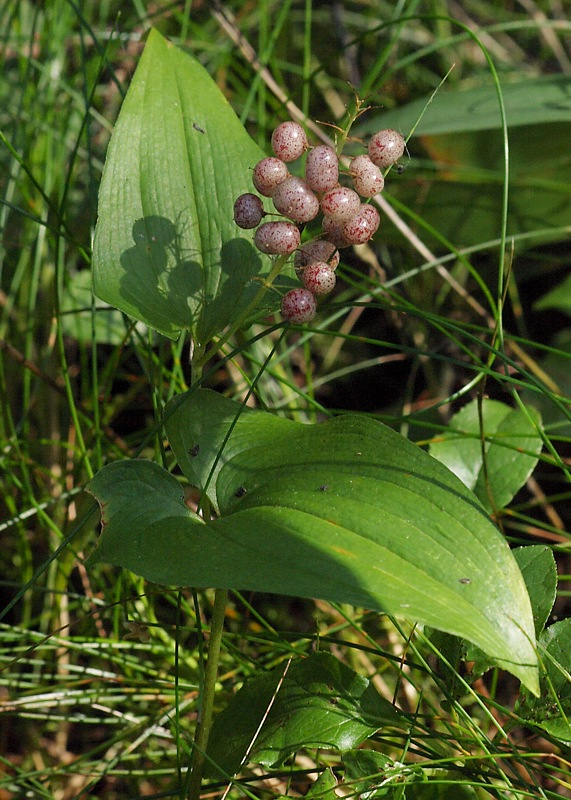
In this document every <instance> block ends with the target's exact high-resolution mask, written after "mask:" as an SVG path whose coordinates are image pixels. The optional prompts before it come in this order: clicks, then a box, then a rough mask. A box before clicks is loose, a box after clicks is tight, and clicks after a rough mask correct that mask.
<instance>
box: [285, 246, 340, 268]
mask: <svg viewBox="0 0 571 800" xmlns="http://www.w3.org/2000/svg"><path fill="white" fill-rule="evenodd" d="M318 261H324V262H325V263H326V264H329V266H330V267H331V269H333V270H334V269H337V267H338V266H339V253H338V252H337V248H336V247H335V245H334V244H333V242H330V241H328V240H327V239H314V241H312V242H305V244H302V246H301V247H300V248H299V250H296V251H295V255H294V257H293V263H294V265H295V268H296V269H297V270H303V269H305V267H307V266H309V264H316V263H317V262H318Z"/></svg>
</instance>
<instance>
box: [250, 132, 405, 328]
mask: <svg viewBox="0 0 571 800" xmlns="http://www.w3.org/2000/svg"><path fill="white" fill-rule="evenodd" d="M404 148H405V142H404V139H403V137H402V136H401V134H400V133H398V132H397V131H393V130H382V131H378V132H377V133H375V134H374V135H373V136H372V137H371V140H370V141H369V145H368V154H367V155H359V156H357V157H356V158H354V159H353V160H352V161H351V163H350V165H349V173H348V174H349V178H350V179H351V183H352V186H353V188H350V187H347V186H343V185H341V184H340V183H339V159H338V157H337V154H336V152H335V151H334V150H333V149H332V148H331V147H327V146H326V145H318V146H317V147H312V148H309V143H308V141H307V136H306V134H305V131H304V130H303V128H302V127H301V125H298V123H297V122H291V121H290V122H283V123H282V124H281V125H278V127H277V128H276V129H275V130H274V132H273V134H272V150H273V152H274V155H273V156H270V157H268V158H263V159H262V160H261V161H259V162H258V163H257V164H256V166H255V167H254V172H253V176H252V179H253V183H254V187H255V188H256V190H257V191H258V192H259V193H260V194H261V195H263V196H264V197H271V199H272V202H273V205H274V208H275V210H276V211H277V212H278V213H279V214H281V215H282V216H283V217H286V219H287V220H288V221H285V220H281V221H279V222H264V223H262V224H260V223H261V222H262V219H263V217H265V216H266V211H265V210H264V206H263V203H262V200H261V198H260V197H258V195H256V194H253V193H247V194H242V195H240V197H238V198H237V200H236V202H235V203H234V220H235V222H236V224H237V225H238V226H239V227H240V228H256V233H255V234H254V244H255V245H256V247H257V248H258V250H260V251H261V252H262V253H267V254H270V255H281V256H283V255H290V254H292V253H295V256H294V263H295V267H296V271H297V273H298V275H299V276H300V278H301V282H302V284H303V288H299V289H292V290H291V291H289V292H288V293H287V294H286V295H284V297H283V299H282V306H281V308H282V315H283V316H284V317H285V319H287V320H289V321H290V322H294V323H303V322H309V321H310V320H312V319H313V317H314V316H315V312H316V297H318V296H320V295H324V294H327V293H328V292H330V291H331V290H332V289H333V287H334V286H335V269H336V267H337V265H338V264H339V253H338V252H337V251H338V249H339V248H341V247H349V246H351V245H354V244H364V243H365V242H368V241H369V239H370V238H371V237H372V236H373V234H374V233H375V231H376V230H377V228H378V227H379V223H380V217H379V212H378V211H377V209H376V208H375V207H374V206H372V205H371V204H370V203H366V202H363V199H362V198H365V199H369V198H371V197H374V196H375V195H377V194H379V192H381V191H382V190H383V188H384V184H385V180H384V176H383V173H382V172H381V170H382V169H385V168H387V167H389V166H390V165H392V164H394V163H395V162H396V161H398V159H399V158H400V157H401V156H402V154H403V153H404ZM308 149H309V152H308V154H307V158H306V161H305V178H298V177H296V176H295V175H291V174H290V172H289V169H288V164H289V163H290V162H292V161H296V160H297V159H298V158H300V157H301V156H302V155H303V154H304V153H305V151H306V150H308ZM319 213H321V214H322V215H323V222H322V226H323V238H319V239H314V240H313V241H311V242H308V243H306V244H303V245H301V229H303V226H304V225H305V224H306V223H308V222H311V221H312V220H313V219H315V218H316V217H317V215H318V214H319Z"/></svg>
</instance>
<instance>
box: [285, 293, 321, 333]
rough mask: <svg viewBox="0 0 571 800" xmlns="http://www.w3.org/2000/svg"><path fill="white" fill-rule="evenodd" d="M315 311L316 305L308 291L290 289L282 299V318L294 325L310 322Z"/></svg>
mask: <svg viewBox="0 0 571 800" xmlns="http://www.w3.org/2000/svg"><path fill="white" fill-rule="evenodd" d="M316 311H317V303H316V302H315V297H314V295H313V294H312V293H311V292H310V291H309V289H301V288H300V289H291V290H290V291H289V292H288V293H287V294H284V296H283V297H282V316H283V318H284V319H287V321H288V322H293V324H294V325H302V324H303V323H304V322H311V320H312V319H313V318H314V317H315V312H316Z"/></svg>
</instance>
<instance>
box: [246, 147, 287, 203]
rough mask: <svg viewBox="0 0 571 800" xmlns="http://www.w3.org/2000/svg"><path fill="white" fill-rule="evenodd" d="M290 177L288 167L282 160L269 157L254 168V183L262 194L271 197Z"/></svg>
mask: <svg viewBox="0 0 571 800" xmlns="http://www.w3.org/2000/svg"><path fill="white" fill-rule="evenodd" d="M288 175H289V170H288V168H287V165H286V164H284V162H283V161H282V160H281V159H279V158H274V157H273V156H268V157H267V158H262V160H261V161H258V163H257V164H256V166H255V167H254V172H253V174H252V182H253V184H254V186H255V187H256V189H257V190H258V192H259V193H260V194H263V195H264V197H271V196H272V195H273V193H274V192H275V190H276V188H277V187H278V186H279V185H280V183H282V181H285V179H286V178H287V177H288Z"/></svg>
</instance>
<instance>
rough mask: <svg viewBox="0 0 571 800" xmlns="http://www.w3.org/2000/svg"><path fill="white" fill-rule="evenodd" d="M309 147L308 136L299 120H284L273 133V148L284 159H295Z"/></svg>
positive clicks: (288, 160)
mask: <svg viewBox="0 0 571 800" xmlns="http://www.w3.org/2000/svg"><path fill="white" fill-rule="evenodd" d="M307 147H308V143H307V136H306V135H305V131H304V130H303V128H302V127H301V125H298V123H297V122H291V121H289V122H282V124H281V125H278V127H277V128H276V129H275V130H274V132H273V133H272V150H273V151H274V154H275V155H276V156H277V157H278V158H281V160H282V161H286V162H288V163H289V162H290V161H295V160H296V159H297V158H299V157H300V156H302V155H303V154H304V153H305V151H306V150H307Z"/></svg>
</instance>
